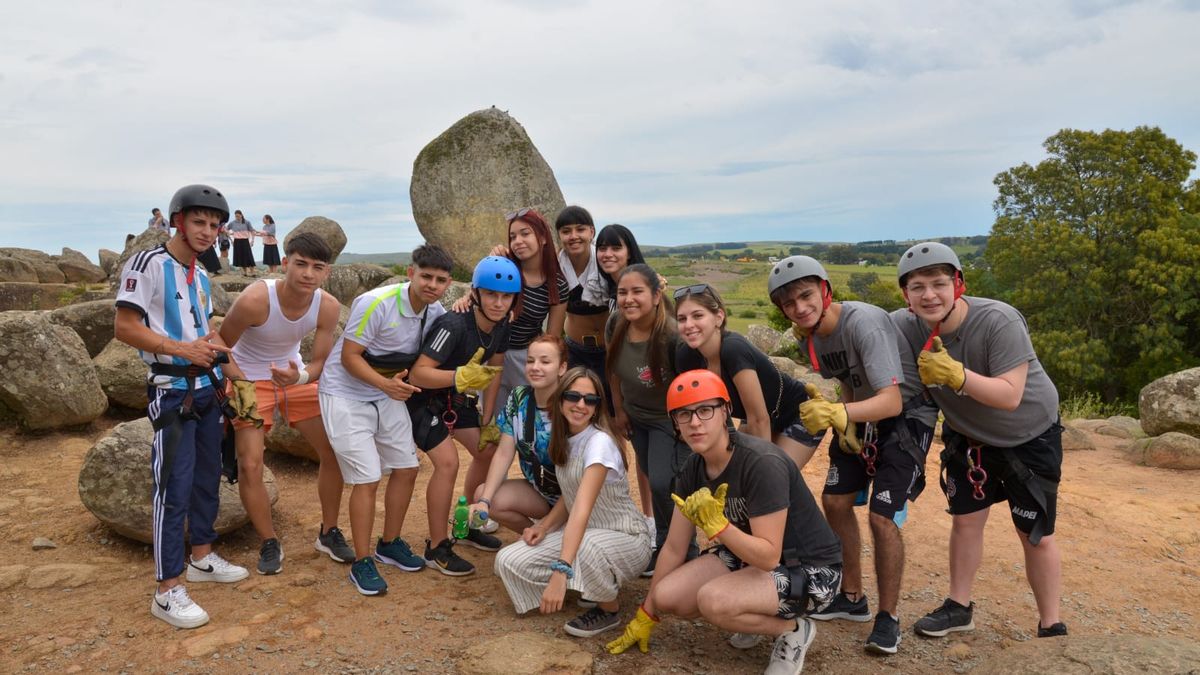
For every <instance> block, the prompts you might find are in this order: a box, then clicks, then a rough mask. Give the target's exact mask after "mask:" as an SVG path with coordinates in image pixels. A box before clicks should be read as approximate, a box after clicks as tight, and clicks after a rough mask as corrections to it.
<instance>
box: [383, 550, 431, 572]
mask: <svg viewBox="0 0 1200 675" xmlns="http://www.w3.org/2000/svg"><path fill="white" fill-rule="evenodd" d="M375 560H377V561H379V562H381V563H383V564H385V565H391V566H392V567H399V568H400V569H402V570H404V571H405V572H420V571H421V570H423V569H425V564H424V563H422V564H421V566H420V567H413V566H411V565H405V564H402V563H401V562H400V561H399V560H394V559H392V558H389V557H387V556H386V555H380V554H378V553H376V554H375Z"/></svg>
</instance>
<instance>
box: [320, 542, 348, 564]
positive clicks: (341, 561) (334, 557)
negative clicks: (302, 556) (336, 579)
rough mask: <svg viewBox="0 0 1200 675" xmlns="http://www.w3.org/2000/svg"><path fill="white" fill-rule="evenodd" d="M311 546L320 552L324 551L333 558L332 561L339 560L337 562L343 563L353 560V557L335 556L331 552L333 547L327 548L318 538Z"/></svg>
mask: <svg viewBox="0 0 1200 675" xmlns="http://www.w3.org/2000/svg"><path fill="white" fill-rule="evenodd" d="M313 548H315V549H317V550H318V551H320V552H321V553H324V554H325V555H327V556H329V557H330V558H332V559H333V561H334V562H339V563H342V564H343V565H344V564H346V563H350V562H354V560H353V559H346V560H343V559H341V558H339V557H337V555H336V554H335V553H334V552H333V549H331V548H329V547H328V546H326V545H325V544H322V543H321V540H320V539H318V540H317V541H316V543H314V544H313Z"/></svg>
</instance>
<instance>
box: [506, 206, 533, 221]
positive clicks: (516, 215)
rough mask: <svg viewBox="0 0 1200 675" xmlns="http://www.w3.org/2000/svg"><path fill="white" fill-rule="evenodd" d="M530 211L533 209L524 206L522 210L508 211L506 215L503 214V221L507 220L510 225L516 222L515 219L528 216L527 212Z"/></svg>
mask: <svg viewBox="0 0 1200 675" xmlns="http://www.w3.org/2000/svg"><path fill="white" fill-rule="evenodd" d="M532 210H533V209H531V208H529V207H528V206H526V207H525V208H523V209H517V210H516V211H509V212H508V213H506V214H504V219H505V220H507V221H508V222H509V223H512V221H514V220H516V219H517V218H521V217H524V216H526V215H528V214H529V212H530V211H532Z"/></svg>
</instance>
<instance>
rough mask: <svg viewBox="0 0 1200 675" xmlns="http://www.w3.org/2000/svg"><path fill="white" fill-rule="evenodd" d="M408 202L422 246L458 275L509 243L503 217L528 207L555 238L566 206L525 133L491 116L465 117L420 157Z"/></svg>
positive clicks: (499, 115) (496, 113) (504, 116)
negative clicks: (440, 252)
mask: <svg viewBox="0 0 1200 675" xmlns="http://www.w3.org/2000/svg"><path fill="white" fill-rule="evenodd" d="M409 197H410V199H411V201H412V209H413V218H414V219H415V220H416V221H417V229H419V230H420V231H421V234H422V235H423V236H424V237H425V240H426V241H428V242H429V243H431V244H437V245H439V246H441V247H443V248H445V249H446V250H447V251H449V252H450V255H451V257H452V258H453V259H454V264H456V265H459V266H461V267H463V268H464V269H471V268H472V267H474V265H475V263H476V262H478V261H479V259H480V258H482V257H483V256H485V255H487V253H488V251H489V250H491V248H492V246H494V245H496V244H497V243H501V242H505V241H508V233H507V232H506V227H507V224H506V223H505V220H504V214H505V213H507V212H509V211H515V210H516V209H519V208H522V207H533V208H535V209H537V210H538V211H539V212H540V213H541V214H542V215H543V216H544V217H545V218H546V221H547V223H549V225H550V229H551V231H552V232H553V230H554V219H555V217H556V216H557V215H558V212H559V211H561V210H562V209H563V207H564V206H565V204H564V202H563V196H562V191H561V190H560V189H559V187H558V182H557V181H556V180H555V178H554V172H553V171H552V170H551V169H550V165H549V164H547V163H546V160H545V159H544V158H543V157H542V155H541V153H540V152H538V150H537V148H536V147H534V145H533V141H531V140H530V139H529V135H528V134H527V133H526V132H525V129H524V128H523V127H522V126H521V125H520V124H519V123H518V122H517V121H516V120H515V119H513V118H512V117H510V116H509V115H508V113H506V112H504V111H502V110H497V109H496V108H489V109H486V110H480V111H477V112H473V113H471V114H470V115H467V116H466V117H464V118H462V119H461V120H459V121H458V122H456V123H454V125H453V126H451V127H450V128H449V129H447V130H446V131H444V132H443V133H442V134H441V135H440V136H438V137H437V138H435V139H433V140H432V141H430V143H429V144H428V145H426V146H425V147H424V148H423V149H422V150H421V152H420V154H418V155H417V159H416V160H415V161H414V162H413V172H412V182H411V184H410V186H409Z"/></svg>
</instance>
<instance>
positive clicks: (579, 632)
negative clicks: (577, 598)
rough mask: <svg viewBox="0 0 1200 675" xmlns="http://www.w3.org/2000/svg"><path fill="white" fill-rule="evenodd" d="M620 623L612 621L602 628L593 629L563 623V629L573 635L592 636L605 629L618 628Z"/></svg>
mask: <svg viewBox="0 0 1200 675" xmlns="http://www.w3.org/2000/svg"><path fill="white" fill-rule="evenodd" d="M620 625H621V622H619V621H616V622H613V624H612V625H611V626H605V627H603V628H597V629H595V630H584V629H582V628H576V627H574V626H572V625H571V624H569V623H566V624H563V630H564V631H566V633H567V635H574V636H575V637H593V636H596V635H599V634H601V633H603V632H605V631H610V630H612V629H614V628H619V627H620Z"/></svg>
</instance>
